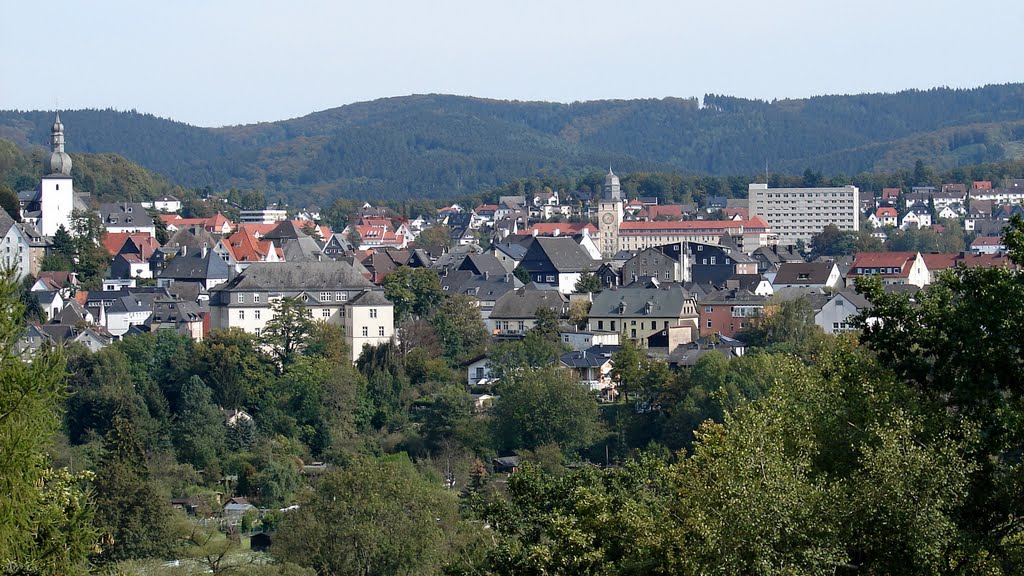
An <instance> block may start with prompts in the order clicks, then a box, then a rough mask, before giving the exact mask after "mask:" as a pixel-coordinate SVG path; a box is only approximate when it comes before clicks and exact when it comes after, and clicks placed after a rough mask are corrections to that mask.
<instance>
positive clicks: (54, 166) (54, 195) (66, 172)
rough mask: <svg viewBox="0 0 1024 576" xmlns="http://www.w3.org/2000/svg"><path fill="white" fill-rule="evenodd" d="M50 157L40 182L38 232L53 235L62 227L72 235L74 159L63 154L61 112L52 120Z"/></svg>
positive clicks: (45, 164)
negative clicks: (72, 171) (72, 174)
mask: <svg viewBox="0 0 1024 576" xmlns="http://www.w3.org/2000/svg"><path fill="white" fill-rule="evenodd" d="M50 149H51V152H50V157H49V158H48V159H47V160H46V161H45V162H44V168H45V172H46V175H45V176H43V179H42V181H41V182H40V183H39V209H40V215H39V232H40V233H41V234H42V235H43V236H53V235H54V234H55V233H56V232H57V229H58V228H60V227H61V226H64V228H65V229H66V230H67V231H68V232H71V211H72V210H73V209H74V203H75V191H74V187H73V186H72V184H71V156H68V153H67V152H65V151H64V124H61V121H60V112H58V113H57V118H56V119H55V120H54V121H53V132H52V134H51V136H50Z"/></svg>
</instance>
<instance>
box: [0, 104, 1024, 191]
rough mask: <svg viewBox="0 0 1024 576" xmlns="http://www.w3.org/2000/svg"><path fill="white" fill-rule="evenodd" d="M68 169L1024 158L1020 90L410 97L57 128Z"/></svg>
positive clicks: (25, 138)
mask: <svg viewBox="0 0 1024 576" xmlns="http://www.w3.org/2000/svg"><path fill="white" fill-rule="evenodd" d="M62 116H63V118H64V122H65V125H66V126H67V142H68V150H69V151H70V152H71V153H72V154H75V153H78V154H81V153H116V154H119V155H122V156H124V157H125V158H127V159H129V160H132V161H134V162H137V163H138V164H140V165H142V166H144V167H145V168H147V169H149V170H152V171H154V172H157V173H159V174H161V175H163V176H165V177H166V178H168V179H169V180H170V181H171V182H173V183H176V184H180V185H183V186H188V187H200V186H212V187H214V188H220V189H223V188H228V187H232V186H234V187H238V188H242V189H258V190H261V191H264V192H266V193H267V194H274V195H277V194H283V195H285V196H290V197H296V195H297V194H299V193H302V194H306V193H309V192H313V193H314V195H315V196H316V197H320V198H325V199H326V201H328V202H329V199H331V198H335V197H339V196H348V197H358V198H378V199H379V198H392V199H398V198H410V197H420V198H422V197H435V198H436V197H441V196H448V197H452V196H459V195H464V194H473V193H476V192H479V191H481V190H486V189H489V188H493V187H495V186H500V185H503V184H506V183H508V182H509V181H512V180H514V179H517V178H522V177H533V176H536V177H542V178H543V177H566V176H574V175H583V174H587V173H590V172H591V171H593V170H595V169H598V168H600V167H606V166H609V165H612V166H614V167H615V169H616V171H619V172H638V171H645V172H684V173H691V174H704V175H713V176H728V175H741V174H756V173H761V172H763V171H764V169H765V164H766V163H767V164H768V167H769V169H770V170H771V171H772V172H777V173H784V174H785V173H788V174H799V173H802V172H803V171H804V170H805V169H807V168H810V169H812V170H814V171H816V172H821V173H823V174H825V175H835V174H838V173H844V174H858V173H862V172H872V171H893V170H898V169H906V168H909V167H911V166H913V164H914V162H915V161H917V160H923V161H924V162H925V163H926V164H928V165H930V166H933V167H934V168H936V169H949V168H954V167H957V166H961V165H964V164H977V163H983V162H996V161H1001V160H1011V159H1014V158H1016V157H1019V156H1020V153H1021V151H1022V150H1024V145H1022V142H1024V84H1008V85H998V86H986V87H982V88H976V89H970V90H953V89H945V88H942V89H933V90H927V91H918V90H910V91H905V92H900V93H897V94H863V95H853V96H821V97H814V98H808V99H800V100H780V101H774V102H765V101H758V100H746V99H740V98H732V97H728V96H719V95H713V94H709V95H706V96H705V97H704V98H703V101H702V102H701V101H698V100H697V99H695V98H694V99H679V98H665V99H661V100H604V101H593V102H582V103H572V104H559V103H546V102H510V101H499V100H485V99H479V98H469V97H460V96H446V95H417V96H406V97H399V98H387V99H381V100H376V101H372V102H362V103H357V104H352V105H348V106H342V107H339V108H334V109H331V110H326V111H322V112H317V113H314V114H310V115H308V116H304V117H301V118H295V119H291V120H283V121H279V122H267V123H260V124H253V125H246V126H231V127H224V128H200V127H194V126H189V125H187V124H183V123H180V122H174V121H171V120H166V119H162V118H157V117H155V116H152V115H148V114H140V113H138V112H135V111H130V112H119V111H115V110H69V111H66V112H63V113H62ZM51 122H52V112H49V111H33V112H22V111H0V138H6V139H8V140H11V141H12V142H14V143H15V144H17V145H18V146H20V147H22V148H23V149H28V148H30V147H32V146H43V145H45V144H46V142H47V141H48V135H49V126H50V123H51Z"/></svg>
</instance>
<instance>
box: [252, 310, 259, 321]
mask: <svg viewBox="0 0 1024 576" xmlns="http://www.w3.org/2000/svg"><path fill="white" fill-rule="evenodd" d="M252 316H253V318H255V319H257V320H259V319H260V311H259V310H254V311H253V313H252Z"/></svg>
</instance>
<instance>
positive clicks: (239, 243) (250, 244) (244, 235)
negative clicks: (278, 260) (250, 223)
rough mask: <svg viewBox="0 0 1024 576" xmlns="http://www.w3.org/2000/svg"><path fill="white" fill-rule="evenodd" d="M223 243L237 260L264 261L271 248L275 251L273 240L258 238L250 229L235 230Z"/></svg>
mask: <svg viewBox="0 0 1024 576" xmlns="http://www.w3.org/2000/svg"><path fill="white" fill-rule="evenodd" d="M224 244H225V245H226V246H227V247H228V250H230V251H231V255H232V256H234V258H235V261H237V262H265V261H266V259H267V256H269V255H270V251H271V250H275V252H276V249H275V248H274V243H273V242H271V241H270V240H260V239H259V238H257V237H256V234H255V232H254V231H253V230H251V229H246V230H240V231H238V232H235V233H234V234H232V235H231V236H229V237H228V238H227V239H226V240H225V242H224Z"/></svg>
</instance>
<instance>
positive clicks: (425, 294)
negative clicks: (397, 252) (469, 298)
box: [383, 266, 444, 322]
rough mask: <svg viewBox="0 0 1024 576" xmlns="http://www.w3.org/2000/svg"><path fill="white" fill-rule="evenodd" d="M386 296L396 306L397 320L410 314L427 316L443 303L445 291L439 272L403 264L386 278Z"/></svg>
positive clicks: (384, 283)
mask: <svg viewBox="0 0 1024 576" xmlns="http://www.w3.org/2000/svg"><path fill="white" fill-rule="evenodd" d="M383 286H384V296H385V297H387V299H388V300H390V301H391V303H392V304H394V306H395V321H396V322H398V321H401V320H402V319H403V318H405V317H406V316H408V315H410V314H414V315H416V316H427V315H429V314H430V313H431V312H433V311H434V309H435V308H436V307H437V305H438V304H440V303H441V300H442V299H443V298H444V292H442V291H441V280H440V278H439V277H438V275H437V273H436V272H434V271H433V270H431V269H429V268H410V267H408V266H402V267H400V268H398V269H397V270H395V271H394V272H392V273H390V274H388V275H387V277H386V278H384V282H383Z"/></svg>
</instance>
